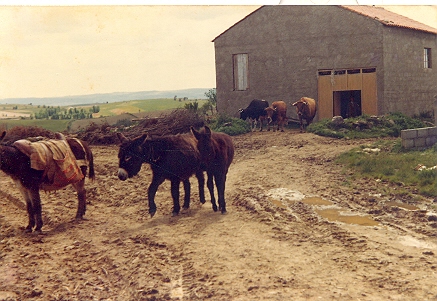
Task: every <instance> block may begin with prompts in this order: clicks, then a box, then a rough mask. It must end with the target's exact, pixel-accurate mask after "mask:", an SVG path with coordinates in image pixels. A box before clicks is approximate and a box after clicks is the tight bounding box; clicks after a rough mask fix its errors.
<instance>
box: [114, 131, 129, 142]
mask: <svg viewBox="0 0 437 301" xmlns="http://www.w3.org/2000/svg"><path fill="white" fill-rule="evenodd" d="M117 138H118V140H120V142H121V143H124V142H127V141H129V139H127V138H126V137H125V136H124V135H123V134H122V133H117Z"/></svg>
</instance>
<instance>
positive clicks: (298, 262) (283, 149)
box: [0, 131, 437, 300]
mask: <svg viewBox="0 0 437 301" xmlns="http://www.w3.org/2000/svg"><path fill="white" fill-rule="evenodd" d="M233 139H234V142H235V146H236V156H235V160H234V162H233V164H232V165H231V168H230V172H229V174H228V181H227V189H226V197H227V203H228V211H229V212H228V213H227V214H225V215H222V214H219V213H216V212H213V211H212V209H211V204H210V203H208V202H207V203H206V204H204V205H202V204H200V202H199V201H198V200H199V196H198V192H197V183H196V181H195V180H194V178H193V179H192V184H193V188H192V197H191V200H192V203H191V207H190V209H188V210H184V211H182V212H181V214H180V215H179V216H177V217H171V211H172V201H171V197H170V184H169V183H168V182H165V183H164V184H163V185H161V187H160V188H159V190H158V193H157V196H156V202H157V206H158V211H157V213H156V215H155V216H154V217H153V218H150V217H149V215H148V208H147V197H146V189H147V185H148V183H149V182H150V179H151V172H150V169H149V168H148V167H147V166H146V165H144V166H143V169H142V170H141V172H140V174H139V175H138V176H137V177H135V178H132V179H129V180H127V181H125V182H122V181H119V180H118V178H117V176H116V172H117V150H118V149H117V147H116V146H108V147H93V152H94V154H95V164H96V174H97V179H96V181H95V182H92V183H88V184H87V188H88V208H87V213H86V215H85V217H86V219H85V220H83V221H78V222H77V221H73V218H74V214H75V212H76V204H77V203H76V199H75V198H76V196H75V195H74V192H73V190H72V189H70V188H67V189H64V190H61V191H57V192H56V193H48V194H45V193H42V199H43V219H44V227H43V231H44V234H43V235H34V234H24V233H23V229H24V226H25V225H26V222H27V217H26V213H25V209H24V204H23V203H22V202H21V196H20V194H19V192H18V190H17V189H16V188H15V187H14V186H13V183H12V181H11V180H10V179H8V178H7V177H6V176H5V175H4V174H2V175H1V176H0V184H1V191H0V195H1V199H0V208H1V211H0V300H320V299H322V300H435V299H437V288H436V286H435V283H436V280H437V277H436V269H437V257H436V256H437V237H436V232H437V227H436V221H435V220H434V219H433V218H432V216H434V215H437V214H436V212H435V205H434V204H435V203H434V202H433V200H432V199H423V200H422V201H421V202H420V203H416V204H414V205H415V206H416V207H414V208H412V209H414V210H408V209H406V208H403V207H402V206H393V203H392V202H397V203H396V204H400V205H402V204H404V205H408V204H407V201H408V200H406V199H399V197H397V196H396V195H395V194H393V193H392V192H393V191H394V189H396V186H393V185H389V184H388V183H380V182H376V181H373V180H368V179H359V180H356V181H352V180H351V177H350V175H349V174H348V173H347V172H346V173H345V172H344V171H343V170H342V168H341V166H338V165H337V164H336V163H335V160H334V159H335V157H336V156H337V155H338V154H339V153H341V152H343V151H345V150H347V149H350V148H352V147H355V146H357V145H359V144H364V143H369V142H371V141H347V140H336V139H330V138H323V137H318V136H315V135H312V134H307V133H305V134H300V133H298V132H296V131H287V132H285V133H276V132H275V133H272V132H262V133H250V134H246V135H243V136H238V137H234V138H233ZM310 197H311V198H312V199H309V198H310ZM310 200H311V201H310ZM326 212H328V213H330V214H331V213H336V214H337V215H335V214H331V215H324V213H326ZM366 223H370V224H366Z"/></svg>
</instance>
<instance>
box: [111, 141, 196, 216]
mask: <svg viewBox="0 0 437 301" xmlns="http://www.w3.org/2000/svg"><path fill="white" fill-rule="evenodd" d="M117 137H118V139H119V140H120V142H121V145H120V149H119V152H118V159H119V168H118V178H119V179H120V180H122V181H125V180H127V179H128V178H132V177H133V176H135V175H137V174H138V172H139V171H140V170H141V165H142V164H143V163H148V164H149V165H150V167H151V169H152V173H153V175H152V182H151V183H150V185H149V188H148V190H147V196H148V201H149V214H150V216H151V217H153V216H154V215H155V213H156V204H155V195H156V192H157V190H158V187H159V186H160V185H161V184H162V183H163V182H164V181H165V180H170V182H171V195H172V198H173V212H172V215H173V216H176V215H178V214H179V212H180V205H179V186H180V183H181V182H183V184H184V192H185V196H184V204H183V208H184V209H188V208H189V206H190V189H191V188H190V187H191V186H190V181H189V178H190V177H191V176H192V175H196V177H197V180H198V183H199V196H200V202H201V203H202V204H203V203H205V192H204V186H205V180H204V176H203V170H202V169H201V161H200V153H199V151H198V149H197V141H196V139H195V138H194V137H193V135H192V134H190V133H186V134H178V135H167V136H161V137H151V136H149V135H148V134H147V133H145V134H143V135H141V136H138V137H136V138H134V139H129V138H126V137H125V136H124V135H123V134H122V133H117Z"/></svg>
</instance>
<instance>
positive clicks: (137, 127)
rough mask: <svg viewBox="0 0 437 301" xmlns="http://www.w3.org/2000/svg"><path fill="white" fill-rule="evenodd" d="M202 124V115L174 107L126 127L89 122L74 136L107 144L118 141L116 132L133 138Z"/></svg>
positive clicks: (186, 128)
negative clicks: (167, 111)
mask: <svg viewBox="0 0 437 301" xmlns="http://www.w3.org/2000/svg"><path fill="white" fill-rule="evenodd" d="M203 125H204V119H203V117H202V116H199V115H198V114H196V113H195V112H193V111H190V110H187V109H176V110H174V111H172V112H171V113H169V114H163V115H161V116H159V117H155V118H147V117H146V118H143V119H139V120H135V124H133V125H131V126H127V127H126V126H121V127H116V126H109V125H108V124H105V125H101V126H98V125H96V124H90V125H89V126H88V127H87V128H86V129H85V130H84V131H81V132H78V133H76V136H77V138H79V139H82V140H84V141H87V142H88V143H89V144H95V145H107V144H118V143H119V141H118V138H117V136H116V133H117V132H122V133H123V134H124V135H125V136H126V137H128V138H134V137H137V136H140V135H142V134H144V133H148V134H150V135H152V136H164V135H175V134H182V133H187V132H189V131H190V127H191V126H193V127H195V128H199V127H202V126H203Z"/></svg>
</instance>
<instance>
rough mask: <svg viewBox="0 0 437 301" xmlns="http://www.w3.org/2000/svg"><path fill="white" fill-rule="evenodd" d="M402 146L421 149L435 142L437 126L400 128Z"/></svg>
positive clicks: (436, 139) (436, 141) (436, 140)
mask: <svg viewBox="0 0 437 301" xmlns="http://www.w3.org/2000/svg"><path fill="white" fill-rule="evenodd" d="M401 138H402V146H403V147H404V148H407V149H411V148H415V149H423V148H427V147H431V146H433V145H434V144H435V143H437V127H436V126H434V127H426V128H420V129H411V130H402V131H401Z"/></svg>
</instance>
